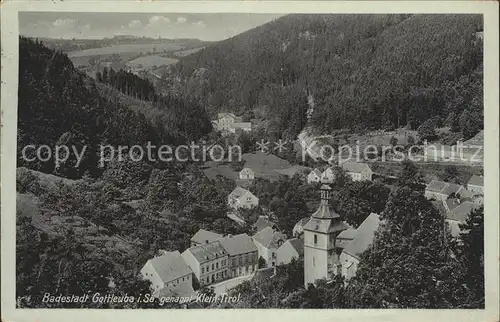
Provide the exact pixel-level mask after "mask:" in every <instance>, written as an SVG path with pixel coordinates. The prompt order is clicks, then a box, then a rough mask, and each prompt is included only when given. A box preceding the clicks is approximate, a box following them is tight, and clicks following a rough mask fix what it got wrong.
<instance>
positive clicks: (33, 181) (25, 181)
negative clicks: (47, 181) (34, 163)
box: [16, 170, 42, 196]
mask: <svg viewBox="0 0 500 322" xmlns="http://www.w3.org/2000/svg"><path fill="white" fill-rule="evenodd" d="M16 190H17V191H18V192H20V193H32V194H34V195H35V196H38V195H40V194H41V193H42V187H41V185H40V180H39V179H38V177H37V176H36V175H34V174H33V173H32V172H31V171H29V170H24V171H18V172H17V175H16Z"/></svg>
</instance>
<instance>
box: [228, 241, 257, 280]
mask: <svg viewBox="0 0 500 322" xmlns="http://www.w3.org/2000/svg"><path fill="white" fill-rule="evenodd" d="M220 242H221V243H222V246H223V247H224V249H225V250H226V252H227V253H228V255H229V259H228V261H229V265H228V272H229V277H230V278H233V277H237V276H243V275H249V274H252V273H254V272H256V271H257V270H258V268H259V258H258V250H257V246H255V244H254V243H253V240H252V238H251V237H250V236H248V235H247V234H239V235H236V236H233V235H228V236H226V237H224V238H222V239H221V240H220Z"/></svg>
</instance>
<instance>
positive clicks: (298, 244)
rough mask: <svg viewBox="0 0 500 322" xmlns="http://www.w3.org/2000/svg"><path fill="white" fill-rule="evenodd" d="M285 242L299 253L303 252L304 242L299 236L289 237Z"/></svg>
mask: <svg viewBox="0 0 500 322" xmlns="http://www.w3.org/2000/svg"><path fill="white" fill-rule="evenodd" d="M286 242H288V243H290V245H292V247H293V248H294V249H295V250H296V251H297V253H298V254H299V255H302V254H304V242H303V241H302V239H299V238H291V239H289V240H287V241H286Z"/></svg>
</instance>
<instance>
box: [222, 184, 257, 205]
mask: <svg viewBox="0 0 500 322" xmlns="http://www.w3.org/2000/svg"><path fill="white" fill-rule="evenodd" d="M227 203H228V205H229V207H231V208H233V209H235V210H237V209H240V208H247V209H250V208H254V207H257V206H258V205H259V198H257V197H256V196H255V195H254V194H253V193H251V192H250V191H248V190H247V189H244V188H242V187H236V188H234V190H233V191H232V192H231V193H230V194H229V196H228V197H227Z"/></svg>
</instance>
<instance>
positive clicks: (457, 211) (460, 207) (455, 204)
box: [446, 199, 481, 237]
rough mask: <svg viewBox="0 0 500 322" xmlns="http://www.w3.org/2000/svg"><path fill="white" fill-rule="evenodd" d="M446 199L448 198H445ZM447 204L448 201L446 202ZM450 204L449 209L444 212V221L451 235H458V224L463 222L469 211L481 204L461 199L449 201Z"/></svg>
mask: <svg viewBox="0 0 500 322" xmlns="http://www.w3.org/2000/svg"><path fill="white" fill-rule="evenodd" d="M447 201H448V200H447ZM447 204H448V202H447ZM449 204H451V209H450V206H448V208H447V209H449V210H448V211H447V212H446V222H447V223H448V229H449V230H450V234H451V236H452V237H458V235H459V234H460V226H459V225H460V224H464V223H465V221H466V220H467V218H468V217H469V214H470V213H471V211H473V210H475V209H478V208H479V207H480V206H481V205H478V204H476V203H474V202H472V201H463V202H460V200H457V199H454V200H453V201H451V202H449Z"/></svg>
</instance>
